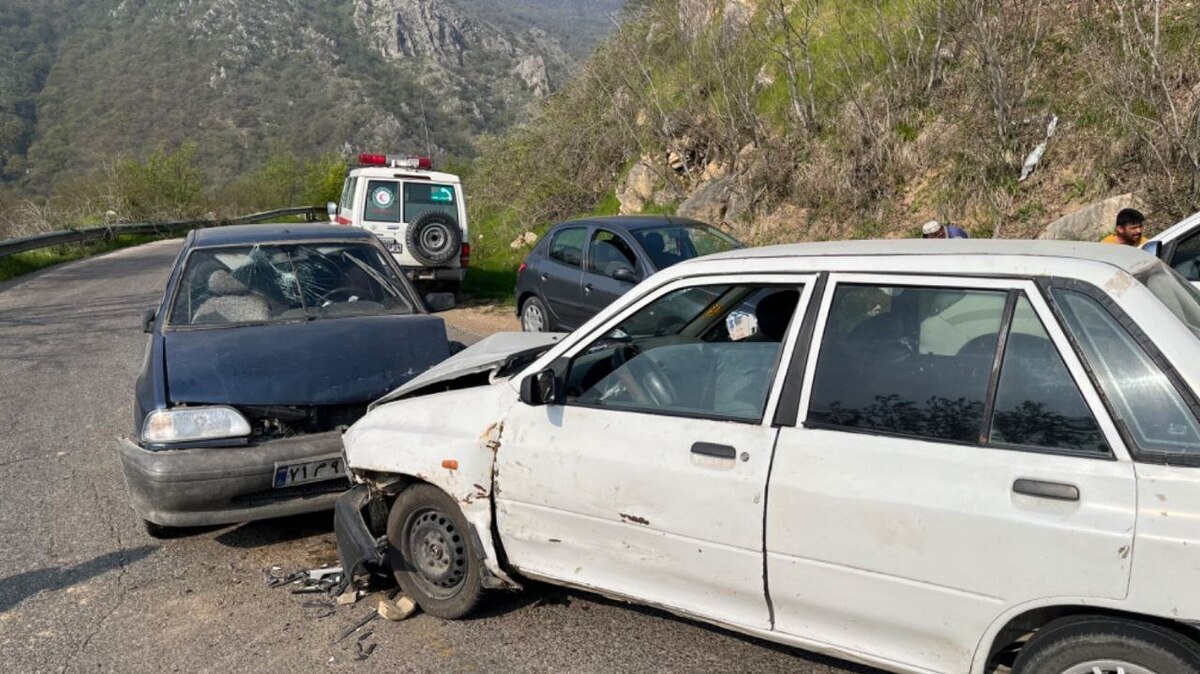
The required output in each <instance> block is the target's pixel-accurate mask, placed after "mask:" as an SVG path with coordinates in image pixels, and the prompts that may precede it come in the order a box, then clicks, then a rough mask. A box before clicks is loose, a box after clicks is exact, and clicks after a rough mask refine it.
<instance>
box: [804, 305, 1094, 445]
mask: <svg viewBox="0 0 1200 674" xmlns="http://www.w3.org/2000/svg"><path fill="white" fill-rule="evenodd" d="M821 339H822V341H821V349H820V353H819V356H818V359H817V369H816V372H815V375H814V380H813V386H812V394H811V398H810V404H809V410H808V421H807V423H808V424H810V425H815V426H822V427H833V428H842V429H848V430H861V431H868V432H883V433H893V434H896V435H902V436H911V437H918V438H924V439H929V440H938V441H946V442H956V443H963V444H972V445H990V446H998V447H1011V448H1017V449H1033V450H1049V451H1068V452H1079V453H1084V454H1091V455H1101V456H1107V455H1108V454H1109V450H1108V445H1107V443H1106V442H1105V440H1104V436H1103V433H1102V432H1101V429H1100V427H1099V426H1098V424H1097V422H1096V419H1095V417H1094V416H1093V415H1092V414H1091V411H1090V410H1089V408H1088V406H1087V403H1086V402H1085V401H1084V398H1083V395H1082V394H1081V393H1080V391H1079V389H1078V387H1077V386H1076V384H1075V382H1074V380H1073V379H1072V377H1071V374H1070V372H1069V371H1068V370H1067V366H1066V364H1065V362H1064V361H1063V358H1062V356H1061V354H1059V352H1058V350H1057V348H1056V347H1055V345H1054V343H1053V342H1052V341H1051V340H1050V337H1049V335H1048V334H1047V332H1046V330H1045V327H1044V326H1043V325H1042V324H1041V322H1040V320H1039V319H1038V317H1037V315H1036V313H1035V312H1034V310H1033V307H1032V306H1031V305H1030V303H1029V300H1028V299H1027V298H1025V297H1024V295H1022V294H1020V293H1019V292H1016V291H1006V290H1002V289H997V290H976V289H960V288H946V287H915V286H907V287H906V286H882V285H870V284H843V285H839V286H838V287H837V288H836V289H835V290H834V295H833V302H832V305H831V307H830V310H829V317H828V320H827V323H826V327H825V332H824V335H823V336H822V338H821ZM997 366H999V367H997Z"/></svg>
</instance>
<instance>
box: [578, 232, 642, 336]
mask: <svg viewBox="0 0 1200 674" xmlns="http://www.w3.org/2000/svg"><path fill="white" fill-rule="evenodd" d="M635 250H636V249H635V248H634V246H633V244H631V243H630V242H629V240H628V239H626V238H625V237H624V236H621V235H620V234H618V233H617V232H614V231H612V230H609V229H604V228H603V227H596V228H594V229H592V232H591V236H589V237H588V245H587V252H586V255H585V256H584V267H583V285H582V288H581V289H580V292H581V297H582V304H583V309H584V311H585V312H586V313H587V317H589V318H590V317H591V316H594V315H596V314H597V313H599V312H600V310H601V309H603V308H604V307H606V306H608V305H609V304H612V302H613V300H615V299H617V298H618V297H620V296H621V295H624V294H625V293H626V292H627V291H628V290H629V289H630V288H632V287H633V283H632V282H630V281H618V280H617V279H615V278H613V277H612V275H613V272H615V271H616V270H617V269H619V268H622V267H623V268H625V269H628V270H630V271H632V272H633V273H634V274H636V275H637V277H638V278H642V277H643V276H645V273H644V270H642V269H641V268H640V266H639V264H638V259H637V257H638V256H637V253H636V252H635Z"/></svg>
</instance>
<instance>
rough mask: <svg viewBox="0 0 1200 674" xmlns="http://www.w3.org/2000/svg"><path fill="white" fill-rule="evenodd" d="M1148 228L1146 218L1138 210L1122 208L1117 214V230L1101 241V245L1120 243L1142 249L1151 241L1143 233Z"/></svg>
mask: <svg viewBox="0 0 1200 674" xmlns="http://www.w3.org/2000/svg"><path fill="white" fill-rule="evenodd" d="M1145 228H1146V216H1144V215H1142V212H1141V211H1139V210H1137V209H1136V208H1122V209H1121V211H1120V212H1119V213H1117V229H1116V231H1115V232H1113V233H1112V234H1109V235H1108V236H1106V237H1104V238H1103V239H1101V240H1100V243H1119V244H1122V245H1125V246H1137V247H1138V248H1141V247H1142V245H1143V244H1145V243H1146V242H1147V241H1149V239H1147V238H1146V237H1145V236H1144V235H1143V234H1142V232H1143V231H1144V230H1145Z"/></svg>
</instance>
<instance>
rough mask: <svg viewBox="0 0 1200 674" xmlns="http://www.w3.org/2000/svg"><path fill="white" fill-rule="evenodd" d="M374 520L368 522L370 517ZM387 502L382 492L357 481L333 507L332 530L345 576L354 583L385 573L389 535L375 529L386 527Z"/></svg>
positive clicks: (362, 583)
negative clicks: (383, 534)
mask: <svg viewBox="0 0 1200 674" xmlns="http://www.w3.org/2000/svg"><path fill="white" fill-rule="evenodd" d="M368 517H369V518H370V519H371V524H368V523H367V518H368ZM386 521H387V505H386V503H384V499H383V495H382V494H380V493H379V492H372V491H371V489H370V488H369V487H368V486H367V485H365V484H358V485H355V486H353V487H351V488H350V490H349V491H347V492H346V493H344V494H342V496H341V497H340V498H339V499H338V500H337V504H336V505H335V506H334V507H333V532H334V536H335V537H336V538H337V546H338V557H339V558H340V559H341V561H342V569H343V570H344V572H345V576H344V577H345V578H346V580H347V581H348V582H349V583H350V585H351V586H352V587H361V586H363V585H364V584H365V583H364V580H365V579H366V578H368V577H370V576H371V575H374V574H378V573H382V572H383V567H384V554H383V551H384V547H385V545H386V542H385V541H386V539H385V538H384V537H382V536H376V535H375V534H374V533H373V532H372V529H374V530H375V531H382V530H383V529H384V528H385V527H386Z"/></svg>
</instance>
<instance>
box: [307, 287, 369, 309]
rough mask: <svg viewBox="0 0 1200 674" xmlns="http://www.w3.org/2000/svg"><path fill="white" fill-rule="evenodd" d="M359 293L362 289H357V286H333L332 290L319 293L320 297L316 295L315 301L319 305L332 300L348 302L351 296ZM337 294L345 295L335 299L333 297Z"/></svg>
mask: <svg viewBox="0 0 1200 674" xmlns="http://www.w3.org/2000/svg"><path fill="white" fill-rule="evenodd" d="M361 293H362V291H361V290H359V289H358V288H351V287H350V286H339V287H337V288H334V289H333V290H330V291H328V292H326V293H325V294H323V295H321V296H320V297H318V298H317V302H318V303H319V304H320V305H321V306H324V305H325V304H326V303H327V302H334V301H344V302H349V301H350V298H351V297H355V296H357V295H360V294H361ZM339 294H341V295H344V296H345V297H344V298H343V299H342V300H335V299H334V298H335V297H337V296H338V295H339Z"/></svg>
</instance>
